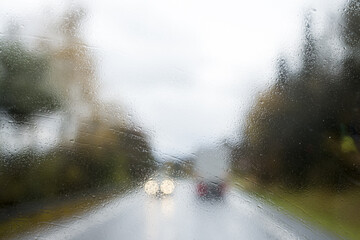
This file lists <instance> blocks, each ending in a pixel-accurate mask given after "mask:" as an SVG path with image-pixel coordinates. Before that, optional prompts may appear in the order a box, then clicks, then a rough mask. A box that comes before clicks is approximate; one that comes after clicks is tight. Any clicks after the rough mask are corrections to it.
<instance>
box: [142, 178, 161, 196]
mask: <svg viewBox="0 0 360 240" xmlns="http://www.w3.org/2000/svg"><path fill="white" fill-rule="evenodd" d="M144 189H145V192H146V193H147V194H149V195H155V194H156V193H157V191H158V190H159V185H158V184H157V182H156V181H154V180H149V181H147V182H146V183H145V186H144Z"/></svg>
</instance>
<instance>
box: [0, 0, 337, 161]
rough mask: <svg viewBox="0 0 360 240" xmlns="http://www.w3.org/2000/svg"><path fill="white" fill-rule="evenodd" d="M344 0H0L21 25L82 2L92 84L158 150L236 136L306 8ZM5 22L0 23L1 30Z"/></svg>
mask: <svg viewBox="0 0 360 240" xmlns="http://www.w3.org/2000/svg"><path fill="white" fill-rule="evenodd" d="M342 3H343V1H335V0H334V1H332V0H319V1H310V0H293V1H288V0H273V1H269V0H259V1H239V0H222V1H215V0H206V1H205V0H181V1H180V0H153V1H146V0H119V1H110V0H102V1H95V0H93V1H85V0H84V1H55V0H54V1H45V0H33V1H20V0H11V1H7V0H5V1H1V3H0V16H5V17H4V18H3V19H6V18H11V17H12V18H15V19H16V20H17V21H19V22H21V23H22V24H23V25H22V26H23V28H24V29H23V30H24V31H25V32H26V31H28V32H31V31H33V29H34V28H36V27H34V26H32V24H31V23H32V22H33V21H34V19H37V20H40V21H41V22H42V23H44V24H45V25H46V18H47V17H49V16H50V15H53V14H59V13H60V12H61V11H62V10H64V9H66V8H67V7H68V6H82V7H84V8H85V10H86V11H87V15H86V18H85V22H84V24H83V25H82V34H83V37H84V39H85V41H86V42H87V43H88V45H89V46H90V48H91V49H92V51H93V52H94V54H95V55H96V56H97V70H98V72H97V74H98V79H99V93H100V96H101V98H102V99H103V100H104V101H110V102H114V103H117V104H119V105H120V106H122V107H123V108H124V109H125V111H126V112H127V113H128V116H129V117H130V118H132V119H133V121H135V122H136V123H138V124H139V125H141V126H142V127H143V129H144V130H145V131H146V133H147V134H148V135H149V137H150V139H151V143H152V146H153V148H154V151H155V153H156V154H157V155H158V156H160V157H161V156H166V155H168V154H169V155H176V156H179V155H186V154H190V153H193V152H196V150H197V148H199V147H200V146H201V145H204V144H205V145H206V144H209V143H214V142H218V141H221V140H224V139H233V140H234V139H236V137H238V136H239V133H240V132H241V131H240V129H241V127H242V124H243V123H244V121H245V118H246V113H247V111H248V110H249V108H250V106H251V104H252V103H253V102H254V100H255V99H256V96H258V94H259V93H260V92H261V91H263V90H264V89H266V87H268V86H269V85H270V84H271V82H272V81H273V79H274V71H275V65H276V59H277V58H278V57H280V56H285V57H286V58H287V59H288V60H289V61H290V62H291V61H293V62H296V59H297V58H298V51H299V49H300V48H301V40H302V35H301V34H302V32H303V23H304V16H305V14H307V13H309V12H310V13H311V14H312V15H314V16H315V18H316V19H317V21H318V22H319V26H320V25H321V24H320V23H321V22H324V21H327V20H328V15H327V13H328V12H329V11H338V10H339V8H340V6H341V4H342ZM5 24H6V21H3V22H1V23H0V27H1V32H2V33H3V32H4V26H5Z"/></svg>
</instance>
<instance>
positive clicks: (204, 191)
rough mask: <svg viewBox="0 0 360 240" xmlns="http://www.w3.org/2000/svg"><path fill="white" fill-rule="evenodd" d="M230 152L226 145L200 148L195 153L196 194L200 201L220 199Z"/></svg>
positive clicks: (223, 192) (223, 190)
mask: <svg viewBox="0 0 360 240" xmlns="http://www.w3.org/2000/svg"><path fill="white" fill-rule="evenodd" d="M230 154H231V150H230V148H229V147H228V146H226V145H219V146H216V145H215V146H206V147H202V148H201V149H199V150H198V151H197V152H196V153H195V156H196V157H195V165H194V166H195V181H196V193H197V195H198V197H200V198H201V199H222V198H223V197H224V194H225V190H226V185H227V184H226V182H227V179H228V172H229V163H230Z"/></svg>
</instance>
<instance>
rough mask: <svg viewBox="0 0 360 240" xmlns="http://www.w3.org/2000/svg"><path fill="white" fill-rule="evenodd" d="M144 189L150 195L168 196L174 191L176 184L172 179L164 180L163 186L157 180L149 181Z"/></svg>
mask: <svg viewBox="0 0 360 240" xmlns="http://www.w3.org/2000/svg"><path fill="white" fill-rule="evenodd" d="M144 189H145V192H146V193H147V194H149V195H156V194H157V193H158V192H160V193H163V194H166V195H168V194H171V193H172V192H173V191H174V189H175V184H174V182H173V181H172V180H170V179H165V180H163V181H162V182H161V184H159V183H157V182H156V181H155V180H149V181H147V182H146V183H145V186H144Z"/></svg>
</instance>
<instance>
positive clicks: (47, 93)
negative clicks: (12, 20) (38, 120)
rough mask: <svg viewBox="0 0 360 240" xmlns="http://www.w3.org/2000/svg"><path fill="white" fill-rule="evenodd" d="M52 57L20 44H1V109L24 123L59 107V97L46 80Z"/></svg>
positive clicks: (10, 42)
mask: <svg viewBox="0 0 360 240" xmlns="http://www.w3.org/2000/svg"><path fill="white" fill-rule="evenodd" d="M48 57H49V56H46V55H43V54H40V53H37V52H35V51H31V50H29V49H27V48H26V47H25V46H24V45H23V44H22V43H21V42H19V41H11V40H10V39H9V40H2V41H1V42H0V110H2V111H5V112H6V113H8V114H9V115H10V116H12V117H13V118H14V119H16V120H19V121H24V120H27V119H28V118H29V117H30V115H31V114H33V113H36V112H40V111H43V112H46V111H50V110H53V109H56V108H59V104H60V102H59V100H58V96H57V95H56V93H54V92H52V91H51V89H50V88H49V87H48V86H47V85H46V81H45V79H46V78H47V77H48V65H49V60H48Z"/></svg>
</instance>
